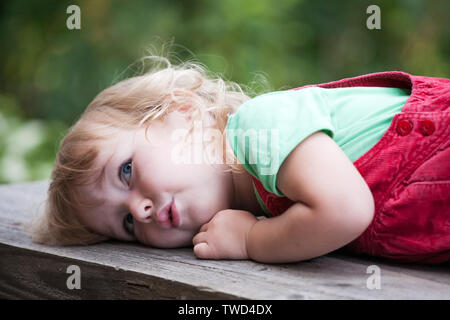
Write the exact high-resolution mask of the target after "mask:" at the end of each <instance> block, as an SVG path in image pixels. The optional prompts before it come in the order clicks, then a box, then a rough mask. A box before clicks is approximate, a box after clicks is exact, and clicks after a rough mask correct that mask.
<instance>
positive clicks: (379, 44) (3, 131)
mask: <svg viewBox="0 0 450 320" xmlns="http://www.w3.org/2000/svg"><path fill="white" fill-rule="evenodd" d="M71 4H77V5H78V6H79V7H80V8H81V30H68V28H67V27H66V19H67V18H68V16H69V15H68V14H67V13H66V8H67V7H68V6H69V5H71ZM372 4H376V5H378V6H379V7H380V9H381V30H368V29H367V27H366V19H367V18H368V14H366V8H367V7H368V6H369V5H372ZM449 9H450V2H449V1H447V0H395V1H372V0H370V1H369V0H359V1H356V0H340V1H331V0H315V1H307V0H303V1H300V0H282V1H280V0H245V1H243V0H224V1H207V0H191V1H176V0H151V1H143V0H133V1H119V0H115V1H108V0H84V1H82V0H80V1H58V0H45V1H25V0H20V1H3V2H2V3H1V4H0V30H1V32H0V41H1V43H2V44H3V45H2V50H0V59H1V61H2V63H1V64H0V139H1V140H0V182H1V183H8V182H16V181H26V180H36V179H43V178H48V177H49V174H50V169H51V166H52V163H53V161H54V158H55V153H56V150H57V146H58V143H59V141H60V139H61V137H62V135H63V134H64V132H65V131H66V130H67V128H68V127H69V126H70V125H71V124H72V123H74V121H76V119H77V118H78V117H79V116H80V114H81V113H82V112H83V110H84V109H85V107H86V106H87V105H88V103H89V102H90V101H91V100H92V99H93V98H94V96H95V95H96V94H97V93H98V92H99V91H100V90H102V89H104V88H106V87H107V86H109V85H111V84H112V83H113V82H114V81H118V80H120V79H123V78H124V77H126V76H131V75H133V73H135V72H137V71H139V67H138V65H137V66H136V65H133V66H132V67H131V68H130V69H128V68H129V66H130V65H132V64H133V63H134V62H135V61H137V60H138V59H139V58H141V57H143V56H144V55H145V54H146V48H148V47H151V46H152V45H154V46H156V47H158V46H160V45H161V43H165V42H168V41H174V43H175V44H176V45H175V46H174V47H173V48H172V50H173V51H175V53H176V54H177V56H178V57H179V58H180V59H181V60H184V59H190V58H192V55H191V53H190V51H192V52H193V53H194V54H195V56H194V58H196V59H197V60H199V61H200V62H202V63H204V64H205V65H206V66H207V67H208V68H209V69H210V70H212V71H214V72H218V73H221V74H223V75H224V76H225V77H226V78H227V79H231V80H234V81H236V82H239V83H241V84H246V85H249V86H250V87H251V88H253V89H255V90H256V91H258V90H261V88H262V87H260V86H259V85H258V79H259V78H258V75H259V74H263V75H265V76H266V78H267V79H268V80H269V82H270V83H269V84H270V86H271V89H273V90H281V89H286V88H292V87H298V86H301V85H304V84H308V83H319V82H328V81H332V80H337V79H341V78H344V77H350V76H355V75H359V74H364V73H371V72H378V71H386V70H403V71H406V72H409V73H412V74H421V75H428V76H435V77H449V75H450V59H449V56H450V54H449V53H450V41H449V39H450V28H449V24H448V18H449V16H448V12H450V10H449Z"/></svg>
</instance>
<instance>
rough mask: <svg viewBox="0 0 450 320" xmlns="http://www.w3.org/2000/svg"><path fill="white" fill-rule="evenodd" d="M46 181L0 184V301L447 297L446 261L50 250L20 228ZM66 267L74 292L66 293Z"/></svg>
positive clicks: (118, 248)
mask: <svg viewBox="0 0 450 320" xmlns="http://www.w3.org/2000/svg"><path fill="white" fill-rule="evenodd" d="M47 186H48V185H47V182H46V181H40V182H33V183H23V184H16V185H2V186H0V257H1V258H0V297H1V298H7V299H450V268H449V266H448V265H441V266H423V265H406V264H397V263H390V262H389V263H388V262H385V261H382V260H378V259H375V258H366V257H358V256H352V255H348V254H345V253H342V252H339V251H338V252H334V253H332V254H329V255H326V256H323V257H320V258H316V259H312V260H310V261H305V262H299V263H292V264H279V265H269V264H261V263H255V262H252V261H209V260H198V259H196V258H195V256H194V254H193V252H192V249H191V248H182V249H170V250H162V249H155V248H150V247H145V246H143V245H140V244H138V243H125V242H119V241H107V242H104V243H101V244H97V245H92V246H72V247H51V246H43V245H37V244H34V243H32V242H31V240H30V239H29V238H28V236H27V235H26V233H25V231H24V226H23V225H24V223H26V222H27V221H29V219H30V216H31V214H33V211H35V210H36V208H38V204H39V203H40V202H42V201H43V200H44V199H45V194H46V188H47ZM69 265H77V266H79V267H80V270H81V289H79V290H77V289H73V290H69V289H68V288H67V286H66V281H67V278H68V277H69V276H70V274H68V273H66V270H67V267H68V266H69ZM370 265H376V266H378V267H379V268H380V270H381V289H372V290H370V289H368V288H367V279H368V278H369V277H370V276H371V274H368V273H367V267H368V266H370Z"/></svg>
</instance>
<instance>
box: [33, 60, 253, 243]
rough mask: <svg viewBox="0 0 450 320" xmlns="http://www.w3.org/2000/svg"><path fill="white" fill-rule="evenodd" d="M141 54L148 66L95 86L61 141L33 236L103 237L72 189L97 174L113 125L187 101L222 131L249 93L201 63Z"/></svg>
mask: <svg viewBox="0 0 450 320" xmlns="http://www.w3.org/2000/svg"><path fill="white" fill-rule="evenodd" d="M145 59H146V60H151V61H153V62H155V63H154V67H153V68H152V69H151V70H150V71H148V72H146V73H144V74H142V75H139V76H134V77H131V78H129V79H126V80H123V81H120V82H118V83H116V84H115V85H113V86H111V87H109V88H107V89H105V90H103V91H102V92H100V93H99V94H98V95H97V96H96V97H95V98H94V100H93V101H92V102H91V103H90V104H89V105H88V107H87V108H86V110H85V112H84V113H83V114H82V115H81V117H80V119H79V120H78V121H77V122H76V123H75V124H74V125H73V126H72V127H71V128H70V129H69V131H68V133H67V135H66V136H65V137H64V139H63V140H62V141H61V144H60V148H59V151H58V154H57V157H56V161H55V164H54V167H53V171H52V175H51V182H50V185H49V189H48V192H47V199H46V202H45V209H44V211H43V213H42V214H40V215H38V216H37V217H36V218H35V219H34V220H33V221H32V222H31V223H30V225H29V228H28V232H29V234H30V236H31V238H32V240H33V241H34V242H37V243H42V244H49V245H80V244H84V245H87V244H92V243H97V242H101V241H104V240H107V238H105V237H104V236H101V235H99V234H96V233H94V232H92V231H90V230H89V229H88V228H87V227H86V226H84V225H83V224H82V223H81V221H80V220H79V218H78V216H77V210H82V209H83V208H85V207H88V206H91V205H93V204H92V203H88V202H87V201H86V200H85V199H84V197H83V195H82V194H80V193H79V192H77V189H78V187H80V186H84V185H87V184H91V183H95V182H96V181H98V180H99V177H100V176H101V172H99V171H100V170H99V168H97V167H96V165H95V160H96V158H97V156H98V154H99V148H100V146H101V142H102V141H105V140H106V139H108V138H110V137H112V136H113V135H114V134H115V132H117V130H118V129H129V128H137V127H140V126H146V127H147V129H148V126H149V125H150V123H152V122H153V121H155V120H156V119H162V120H164V118H165V116H166V115H167V114H168V113H169V112H170V110H173V109H178V108H181V107H182V106H190V107H193V108H194V110H195V112H194V113H195V114H196V115H197V118H200V119H202V118H203V116H204V115H205V114H209V115H211V116H212V117H213V119H214V120H215V122H216V126H217V129H218V130H220V132H222V133H224V131H225V127H226V123H227V119H228V115H229V114H233V113H234V112H236V110H237V108H238V107H239V106H240V105H241V104H242V103H243V102H245V101H246V100H248V99H249V96H248V95H247V94H245V93H244V91H243V90H242V88H241V86H240V85H238V84H236V83H234V82H231V81H225V80H223V79H222V78H221V77H220V76H216V75H214V74H212V73H210V72H208V71H207V70H206V68H205V67H204V66H202V65H201V64H200V63H195V62H192V61H187V62H184V63H180V64H179V65H172V64H171V62H170V61H169V59H167V58H165V57H162V56H148V57H146V58H145ZM194 119H195V118H194ZM191 131H192V129H191ZM227 167H228V168H229V169H230V170H231V171H234V172H242V171H243V170H244V169H243V167H242V165H240V164H239V163H237V161H232V163H231V164H230V163H229V162H228V161H227Z"/></svg>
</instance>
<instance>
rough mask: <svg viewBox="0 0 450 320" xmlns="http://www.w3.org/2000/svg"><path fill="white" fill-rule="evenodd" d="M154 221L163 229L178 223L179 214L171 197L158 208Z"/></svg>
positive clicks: (176, 225)
mask: <svg viewBox="0 0 450 320" xmlns="http://www.w3.org/2000/svg"><path fill="white" fill-rule="evenodd" d="M156 221H157V222H158V224H159V225H160V226H161V227H162V228H163V229H170V228H172V227H175V228H176V227H178V226H179V225H180V214H179V212H178V210H177V208H176V206H175V201H174V200H173V199H172V201H171V202H170V203H168V204H167V205H166V206H164V208H162V209H161V210H159V212H158V213H157V215H156Z"/></svg>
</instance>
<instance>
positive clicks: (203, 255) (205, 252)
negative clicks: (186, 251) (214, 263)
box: [194, 242, 214, 259]
mask: <svg viewBox="0 0 450 320" xmlns="http://www.w3.org/2000/svg"><path fill="white" fill-rule="evenodd" d="M194 254H195V256H196V257H197V258H199V259H214V257H213V256H212V250H211V247H210V246H209V245H208V244H207V243H206V242H201V243H199V244H197V245H196V246H194Z"/></svg>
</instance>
